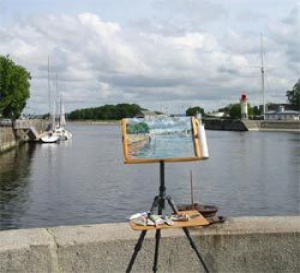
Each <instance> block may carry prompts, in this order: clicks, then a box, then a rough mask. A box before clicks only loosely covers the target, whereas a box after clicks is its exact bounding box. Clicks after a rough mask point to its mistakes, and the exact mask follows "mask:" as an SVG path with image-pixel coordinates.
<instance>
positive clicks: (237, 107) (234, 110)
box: [228, 103, 241, 118]
mask: <svg viewBox="0 0 300 273" xmlns="http://www.w3.org/2000/svg"><path fill="white" fill-rule="evenodd" d="M228 107H229V112H228V114H229V117H230V118H241V104H240V103H235V104H230V105H229V106H228Z"/></svg>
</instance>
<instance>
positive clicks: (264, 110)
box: [260, 34, 266, 120]
mask: <svg viewBox="0 0 300 273" xmlns="http://www.w3.org/2000/svg"><path fill="white" fill-rule="evenodd" d="M260 56H261V70H260V71H261V90H262V94H263V119H264V120H265V113H266V104H265V69H264V49H263V36H262V34H260Z"/></svg>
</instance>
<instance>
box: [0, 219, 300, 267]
mask: <svg viewBox="0 0 300 273" xmlns="http://www.w3.org/2000/svg"><path fill="white" fill-rule="evenodd" d="M299 220H300V217H298V216H295V217H292V216H289V217H241V218H231V219H228V220H227V221H226V222H225V223H223V224H215V225H211V226H208V227H196V228H191V229H190V232H191V235H192V237H193V239H194V241H195V243H196V245H197V247H198V249H199V251H200V253H201V255H202V257H203V259H204V261H205V263H206V265H207V267H208V268H209V270H210V272H216V273H217V272H220V273H221V272H222V273H225V272H228V273H229V272H230V273H234V272H241V273H247V272H253V273H260V272H261V273H262V272H264V273H268V272H270V273H271V272H272V273H274V272H275V273H276V272H278V273H279V272H280V273H281V272H290V273H293V272H295V273H296V272H297V273H298V272H300V260H299V256H300V249H299V248H300V237H299V234H300V225H299ZM139 234H140V233H139V232H137V231H133V230H132V229H131V228H130V226H129V225H128V224H127V223H120V224H101V225H85V226H70V227H53V228H38V229H25V230H10V231H1V232H0V272H1V273H8V272H10V273H14V272H15V273H17V272H18V273H19V272H28V273H29V272H30V273H34V272H43V273H46V272H49V273H52V272H53V273H76V272H78V273H79V272H86V273H94V272H95V273H96V272H113V273H117V272H125V271H126V268H127V266H128V263H129V260H130V258H131V255H132V253H133V249H134V246H135V244H136V242H137V239H138V237H139ZM154 237H155V232H154V231H149V232H148V233H147V235H146V238H145V241H144V244H143V246H142V249H141V250H140V252H139V254H138V256H137V258H136V261H135V263H134V265H133V268H132V272H151V271H152V263H153V257H154V247H155V238H154ZM158 272H172V273H182V272H189V273H192V272H198V273H199V272H204V270H203V267H202V265H201V263H200V262H199V260H198V259H197V257H196V254H195V252H194V251H193V249H192V248H191V246H190V244H189V241H188V240H187V238H186V237H185V235H184V233H183V231H182V229H178V228H176V229H164V230H162V238H161V242H160V249H159V259H158Z"/></svg>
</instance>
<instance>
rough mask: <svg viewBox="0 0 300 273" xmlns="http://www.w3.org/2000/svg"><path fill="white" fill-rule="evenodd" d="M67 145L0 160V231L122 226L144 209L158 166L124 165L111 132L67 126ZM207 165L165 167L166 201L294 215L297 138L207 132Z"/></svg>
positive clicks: (299, 173) (116, 132) (23, 150)
mask: <svg viewBox="0 0 300 273" xmlns="http://www.w3.org/2000/svg"><path fill="white" fill-rule="evenodd" d="M69 129H70V130H71V131H72V133H73V139H72V141H70V142H66V143H60V144H31V145H27V144H26V145H24V146H22V147H20V148H19V149H17V150H14V151H11V152H8V153H5V154H4V155H1V156H0V230H1V229H2V230H4V229H15V228H30V227H44V226H57V225H80V224H95V223H112V222H125V221H127V218H128V216H130V215H131V214H133V213H135V212H139V211H147V210H149V208H150V206H151V203H152V201H153V198H154V196H155V195H156V194H157V193H158V187H159V165H158V164H141V165H124V164H123V154H122V147H121V137H120V128H119V126H117V125H88V124H70V125H69ZM207 139H208V145H209V152H210V159H209V160H207V161H197V162H193V163H169V164H166V166H165V168H166V171H165V175H166V186H167V194H169V195H171V196H172V197H173V199H174V201H175V203H177V204H179V203H187V202H190V172H191V171H192V173H193V184H194V200H195V201H198V202H200V203H203V204H213V205H216V206H218V207H219V212H218V214H219V215H224V216H249V215H252V216H253V215H257V216H259V215H299V206H300V200H299V199H300V197H299V177H300V167H299V166H300V141H299V134H298V133H286V132H244V133H240V132H222V131H207Z"/></svg>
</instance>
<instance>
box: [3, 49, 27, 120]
mask: <svg viewBox="0 0 300 273" xmlns="http://www.w3.org/2000/svg"><path fill="white" fill-rule="evenodd" d="M30 80H31V77H30V73H29V72H28V71H27V70H26V69H25V68H24V67H22V66H20V65H17V64H15V63H14V62H13V61H12V60H11V59H10V57H9V56H6V57H4V56H1V55H0V114H2V116H3V117H6V118H10V119H17V118H18V117H19V116H20V115H21V113H22V111H23V109H24V108H25V106H26V100H27V99H28V98H29V97H30V91H29V89H30V82H29V81H30Z"/></svg>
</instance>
